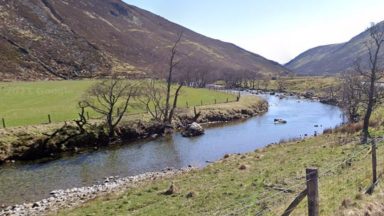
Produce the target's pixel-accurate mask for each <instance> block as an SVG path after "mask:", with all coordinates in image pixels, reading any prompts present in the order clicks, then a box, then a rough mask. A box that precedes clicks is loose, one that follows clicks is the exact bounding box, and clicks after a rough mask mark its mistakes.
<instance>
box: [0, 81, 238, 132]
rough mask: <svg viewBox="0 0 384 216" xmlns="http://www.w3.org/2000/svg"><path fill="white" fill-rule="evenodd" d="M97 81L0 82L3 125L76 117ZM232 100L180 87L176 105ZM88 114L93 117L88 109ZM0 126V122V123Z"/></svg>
mask: <svg viewBox="0 0 384 216" xmlns="http://www.w3.org/2000/svg"><path fill="white" fill-rule="evenodd" d="M96 82H97V81H94V80H82V81H39V82H11V83H0V118H4V119H5V121H6V125H7V127H12V126H24V125H34V124H42V123H47V122H48V114H50V115H51V119H52V122H62V121H66V120H73V119H75V118H77V113H78V107H77V102H78V101H79V100H80V99H81V97H82V95H83V94H84V92H85V91H86V90H87V89H88V88H89V87H90V86H92V85H93V84H94V83H96ZM227 98H228V99H229V100H230V101H233V100H234V99H235V96H234V95H229V94H226V93H222V92H216V91H210V90H208V89H194V88H183V90H182V94H181V96H180V98H179V106H180V107H185V106H186V103H187V102H188V104H189V106H193V105H200V104H201V101H202V102H203V104H213V103H214V102H215V99H216V101H217V103H222V102H225V101H226V100H227ZM135 107H136V108H130V109H129V111H128V113H139V112H144V110H141V109H140V108H137V106H135ZM90 116H91V118H92V117H96V116H97V115H95V113H92V112H90ZM0 127H2V125H0Z"/></svg>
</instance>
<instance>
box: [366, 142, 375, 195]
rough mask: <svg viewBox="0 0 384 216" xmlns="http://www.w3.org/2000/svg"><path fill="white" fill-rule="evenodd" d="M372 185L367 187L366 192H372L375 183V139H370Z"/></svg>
mask: <svg viewBox="0 0 384 216" xmlns="http://www.w3.org/2000/svg"><path fill="white" fill-rule="evenodd" d="M371 145H372V150H371V154H372V185H371V186H370V187H369V188H368V190H367V192H366V193H368V194H372V193H373V190H374V189H375V186H376V183H377V158H376V141H375V139H372V143H371Z"/></svg>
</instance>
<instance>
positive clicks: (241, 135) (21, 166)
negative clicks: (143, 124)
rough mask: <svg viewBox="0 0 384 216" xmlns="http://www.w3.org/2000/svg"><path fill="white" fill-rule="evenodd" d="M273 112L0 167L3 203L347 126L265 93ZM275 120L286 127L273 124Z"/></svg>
mask: <svg viewBox="0 0 384 216" xmlns="http://www.w3.org/2000/svg"><path fill="white" fill-rule="evenodd" d="M262 97H264V98H265V99H266V100H268V103H269V111H268V112H267V113H266V114H264V115H263V116H260V117H255V118H251V119H248V120H246V121H241V122H236V123H228V124H224V125H221V126H218V127H213V128H208V129H206V134H205V135H203V136H200V137H196V138H184V137H182V136H181V135H180V134H179V133H175V134H173V135H172V136H169V137H161V138H159V139H156V140H152V141H148V140H147V141H140V142H136V143H134V144H129V145H126V146H119V147H114V148H108V149H102V150H98V151H94V152H88V153H83V154H79V155H74V156H68V157H63V158H60V159H58V160H54V161H48V162H47V161H46V162H34V163H15V164H7V165H3V166H1V167H0V204H6V205H10V204H16V203H17V204H21V203H23V202H32V201H37V200H40V199H42V198H46V197H48V195H49V192H51V191H52V190H57V189H66V188H71V187H80V186H87V185H92V184H94V183H96V182H97V181H101V180H102V179H103V178H104V177H106V176H116V175H118V176H121V177H125V176H130V175H136V174H140V173H144V172H148V171H158V170H162V169H164V168H167V167H172V168H181V167H185V166H188V165H192V166H198V167H202V166H204V165H206V164H207V163H208V162H209V161H215V160H218V159H220V158H222V157H223V155H224V154H231V153H244V152H250V151H254V150H255V149H257V148H262V147H264V146H266V145H268V144H271V143H276V142H279V141H281V140H287V139H292V138H300V137H304V136H305V134H307V135H308V136H311V135H313V134H314V133H315V131H316V133H318V134H321V133H322V132H323V130H324V129H326V128H331V127H335V126H337V125H339V124H341V123H342V122H343V114H342V111H341V110H340V109H339V108H338V107H335V106H331V105H326V104H321V103H319V102H316V101H310V100H303V99H298V98H296V97H287V98H284V99H279V97H277V96H269V95H263V96H262ZM275 118H283V119H284V120H287V122H288V123H287V124H274V122H273V120H274V119H275Z"/></svg>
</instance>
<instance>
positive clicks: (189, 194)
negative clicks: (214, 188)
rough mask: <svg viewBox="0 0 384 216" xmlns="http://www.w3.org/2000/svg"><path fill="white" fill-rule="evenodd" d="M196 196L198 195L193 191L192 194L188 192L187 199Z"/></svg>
mask: <svg viewBox="0 0 384 216" xmlns="http://www.w3.org/2000/svg"><path fill="white" fill-rule="evenodd" d="M195 196H196V193H195V192H193V191H191V192H188V193H187V195H186V196H185V197H187V198H192V197H195Z"/></svg>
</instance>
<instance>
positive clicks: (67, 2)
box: [0, 0, 288, 80]
mask: <svg viewBox="0 0 384 216" xmlns="http://www.w3.org/2000/svg"><path fill="white" fill-rule="evenodd" d="M0 23H1V25H0V49H1V53H0V79H2V80H7V79H11V80H12V79H18V80H31V79H46V78H58V77H59V78H69V79H71V78H78V77H91V76H98V75H105V74H110V73H111V72H118V73H122V74H140V75H144V74H146V75H151V73H156V74H157V73H159V72H160V71H163V67H164V66H165V65H166V63H167V60H168V57H169V49H170V45H172V43H173V41H174V40H175V38H176V34H177V33H178V32H180V31H183V32H184V36H183V40H182V43H181V44H180V48H179V50H180V52H179V54H178V56H179V57H180V58H182V63H183V64H182V65H183V67H182V68H183V69H184V70H186V71H188V72H191V73H198V72H203V73H204V74H205V75H207V74H209V76H210V77H211V78H217V77H218V78H220V76H221V75H222V74H223V73H228V71H230V72H236V71H252V72H254V73H262V74H266V73H270V74H281V73H287V72H288V70H287V69H285V68H284V67H282V66H280V65H279V64H277V63H275V62H272V61H269V60H267V59H265V58H263V57H261V56H259V55H256V54H253V53H251V52H248V51H246V50H243V49H241V48H239V47H237V46H235V45H233V44H230V43H225V42H222V41H219V40H214V39H211V38H208V37H205V36H203V35H200V34H197V33H195V32H193V31H191V30H188V29H186V28H184V27H182V26H179V25H177V24H174V23H172V22H170V21H168V20H166V19H163V18H161V17H159V16H157V15H154V14H152V13H150V12H148V11H145V10H142V9H139V8H137V7H134V6H131V5H127V4H125V3H124V2H122V1H120V0H28V1H25V0H12V1H9V0H0Z"/></svg>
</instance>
